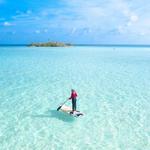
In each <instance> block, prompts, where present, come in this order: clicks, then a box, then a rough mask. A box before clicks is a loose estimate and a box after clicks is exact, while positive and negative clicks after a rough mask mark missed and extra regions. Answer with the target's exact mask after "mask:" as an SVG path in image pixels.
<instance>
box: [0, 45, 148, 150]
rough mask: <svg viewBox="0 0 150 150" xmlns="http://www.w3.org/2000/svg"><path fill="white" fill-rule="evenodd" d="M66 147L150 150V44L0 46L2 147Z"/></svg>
mask: <svg viewBox="0 0 150 150" xmlns="http://www.w3.org/2000/svg"><path fill="white" fill-rule="evenodd" d="M71 88H74V89H76V91H77V92H78V95H79V97H78V109H79V110H81V111H82V112H83V113H84V114H85V115H84V116H83V117H79V118H73V117H71V116H69V115H66V114H64V113H61V112H57V111H56V109H57V107H58V106H59V104H60V103H61V102H63V101H65V100H66V98H68V97H69V96H70V89H71ZM67 105H70V102H68V103H67ZM60 149H61V150H148V149H150V48H142V47H140V48H138V47H135V48H134V47H132V48H131V47H125V48H124V47H116V48H113V47H108V48H107V47H71V48H28V47H0V150H60Z"/></svg>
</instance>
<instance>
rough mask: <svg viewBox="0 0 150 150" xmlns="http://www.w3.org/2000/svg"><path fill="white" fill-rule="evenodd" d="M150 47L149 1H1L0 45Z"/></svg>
mask: <svg viewBox="0 0 150 150" xmlns="http://www.w3.org/2000/svg"><path fill="white" fill-rule="evenodd" d="M48 40H51V41H64V42H71V43H78V44H81V43H84V44H150V2H149V0H85V1H84V0H14V1H12V0H0V44H2V43H3V44H21V43H31V42H38V41H39V42H40V41H41V42H42V41H48Z"/></svg>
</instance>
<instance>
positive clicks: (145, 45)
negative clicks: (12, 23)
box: [0, 44, 150, 47]
mask: <svg viewBox="0 0 150 150" xmlns="http://www.w3.org/2000/svg"><path fill="white" fill-rule="evenodd" d="M28 45H29V44H0V46H28ZM72 46H101V47H103V46H106V47H109V46H120V47H121V46H122V47H126V46H127V47H128V46H130V47H150V44H72Z"/></svg>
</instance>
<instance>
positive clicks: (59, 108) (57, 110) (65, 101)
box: [57, 99, 68, 111]
mask: <svg viewBox="0 0 150 150" xmlns="http://www.w3.org/2000/svg"><path fill="white" fill-rule="evenodd" d="M67 101H68V99H67V100H66V101H64V102H63V103H62V104H61V105H60V106H59V107H58V108H57V111H59V109H60V108H61V107H62V106H63V105H64V104H65V103H66V102H67Z"/></svg>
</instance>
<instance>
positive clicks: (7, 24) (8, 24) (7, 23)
mask: <svg viewBox="0 0 150 150" xmlns="http://www.w3.org/2000/svg"><path fill="white" fill-rule="evenodd" d="M3 25H4V26H6V27H8V26H12V24H11V23H10V22H7V21H5V22H4V23H3Z"/></svg>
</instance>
